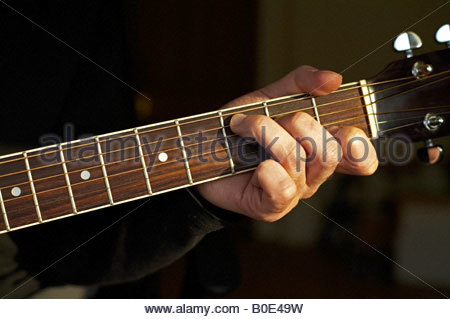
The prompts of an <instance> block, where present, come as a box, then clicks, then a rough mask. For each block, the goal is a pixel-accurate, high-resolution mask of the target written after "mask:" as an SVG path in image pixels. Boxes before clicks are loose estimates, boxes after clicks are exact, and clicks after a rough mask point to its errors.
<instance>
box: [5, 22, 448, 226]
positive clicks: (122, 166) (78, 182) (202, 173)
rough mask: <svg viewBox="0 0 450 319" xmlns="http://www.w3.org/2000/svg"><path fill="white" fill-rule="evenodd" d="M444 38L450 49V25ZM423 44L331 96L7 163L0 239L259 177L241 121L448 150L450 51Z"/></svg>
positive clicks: (406, 42)
mask: <svg viewBox="0 0 450 319" xmlns="http://www.w3.org/2000/svg"><path fill="white" fill-rule="evenodd" d="M436 39H437V40H438V41H439V42H441V43H445V44H446V45H447V46H448V47H450V27H449V25H448V24H447V25H444V26H442V27H441V28H440V29H439V31H438V32H437V34H436ZM421 44H422V43H421V41H420V38H419V37H418V36H417V35H416V34H415V33H412V32H406V33H402V34H401V35H399V37H397V39H396V40H395V42H394V47H395V48H396V49H397V50H399V51H405V52H406V58H405V59H402V60H399V61H395V62H392V63H390V64H389V65H388V66H387V67H386V68H385V69H384V70H383V71H382V72H381V73H379V74H378V75H376V76H375V77H372V78H369V79H365V80H361V81H358V82H353V83H347V84H344V85H342V86H341V87H340V88H339V89H338V90H336V91H335V92H332V93H331V94H329V95H327V96H321V97H314V96H311V95H309V94H297V95H293V96H285V97H281V98H277V99H272V100H268V101H264V102H259V103H253V104H248V105H242V106H237V107H232V108H227V109H221V110H218V111H213V112H208V113H203V114H199V115H193V116H189V117H185V118H179V119H175V120H171V121H166V122H162V123H156V124H151V125H146V126H141V127H136V128H131V129H128V130H123V131H120V132H113V133H108V134H103V135H98V136H94V137H89V138H85V139H81V140H76V141H70V142H65V143H61V144H57V145H50V146H44V147H41V148H37V149H32V150H27V151H24V152H18V153H14V154H9V155H6V156H2V157H0V209H1V215H2V216H0V233H6V232H11V231H13V230H17V229H21V228H25V227H29V226H33V225H39V224H42V223H46V222H49V221H52V220H57V219H61V218H65V217H69V216H75V215H79V214H83V213H86V212H89V211H94V210H98V209H101V208H105V207H109V206H112V205H118V204H121V203H125V202H129V201H133V200H137V199H140V198H144V197H148V196H155V195H158V194H161V193H165V192H170V191H172V190H176V189H180V188H184V187H189V186H193V185H197V184H200V183H205V182H208V181H212V180H216V179H220V178H226V177H228V176H233V175H235V174H241V173H244V172H248V171H251V170H254V169H255V168H256V167H257V166H258V164H259V163H260V162H261V161H263V160H264V156H265V155H264V154H263V152H261V151H260V148H259V147H258V145H257V144H256V143H255V142H254V141H253V140H248V139H247V140H246V139H242V138H238V136H237V135H235V134H234V133H233V132H232V131H231V130H230V128H229V121H230V118H231V116H232V115H233V114H236V113H244V114H261V115H266V116H269V117H272V118H277V117H280V116H283V115H286V114H290V113H293V112H306V113H308V114H310V115H311V116H313V117H314V118H315V119H316V120H317V121H318V122H319V123H321V124H322V125H323V126H324V127H330V126H336V125H338V126H339V125H351V126H356V127H358V128H360V129H362V130H364V132H365V133H366V134H367V135H368V136H369V137H370V138H371V139H372V140H374V141H375V140H377V139H380V138H390V137H393V136H394V135H398V134H402V135H403V136H407V137H408V138H409V139H410V140H411V141H420V140H424V141H426V145H427V146H428V148H427V149H426V151H425V153H424V154H422V155H423V156H424V157H425V158H426V157H427V155H432V154H433V152H431V151H432V150H437V151H438V152H439V151H440V149H439V148H436V147H434V146H433V145H432V142H431V139H432V138H435V137H440V136H445V135H449V134H450V126H449V125H448V122H449V120H450V116H449V114H450V94H449V92H450V49H448V48H447V49H444V50H441V51H436V52H432V53H429V54H423V55H418V56H414V55H413V54H412V49H414V48H418V47H420V46H421ZM428 159H429V160H430V161H432V162H433V161H435V159H433V158H431V157H430V156H428Z"/></svg>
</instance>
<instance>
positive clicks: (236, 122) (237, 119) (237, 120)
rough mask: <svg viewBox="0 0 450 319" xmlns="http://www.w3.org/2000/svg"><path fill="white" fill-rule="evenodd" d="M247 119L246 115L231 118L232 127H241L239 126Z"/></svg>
mask: <svg viewBox="0 0 450 319" xmlns="http://www.w3.org/2000/svg"><path fill="white" fill-rule="evenodd" d="M246 117H247V115H244V114H236V115H234V116H233V117H232V118H231V123H230V125H231V126H239V124H240V123H241V122H242V121H243V120H244V119H245V118H246Z"/></svg>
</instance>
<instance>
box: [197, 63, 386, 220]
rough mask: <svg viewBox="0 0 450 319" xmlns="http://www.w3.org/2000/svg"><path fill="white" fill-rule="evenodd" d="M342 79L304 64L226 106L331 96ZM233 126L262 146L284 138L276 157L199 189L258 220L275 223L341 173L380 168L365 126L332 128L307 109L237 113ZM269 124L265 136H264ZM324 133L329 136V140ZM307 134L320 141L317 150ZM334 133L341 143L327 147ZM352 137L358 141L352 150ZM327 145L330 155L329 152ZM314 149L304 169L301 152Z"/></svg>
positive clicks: (214, 201) (307, 153)
mask: <svg viewBox="0 0 450 319" xmlns="http://www.w3.org/2000/svg"><path fill="white" fill-rule="evenodd" d="M341 82H342V77H341V76H340V75H339V74H337V73H334V72H331V71H318V70H316V69H315V68H313V67H310V66H301V67H299V68H297V69H296V70H294V71H292V72H291V73H289V74H288V75H286V76H285V77H283V78H282V79H281V80H279V81H277V82H275V83H272V84H270V85H268V86H266V87H265V88H263V89H260V90H257V91H255V92H252V93H249V94H247V95H244V96H242V97H240V98H238V99H235V100H233V101H231V102H230V103H228V104H227V105H225V107H232V106H237V105H243V104H249V103H254V102H259V101H264V100H268V99H273V98H276V97H280V96H285V95H292V94H296V93H300V92H306V93H310V94H312V95H314V96H321V95H326V94H328V93H330V92H332V91H334V90H336V89H338V88H339V86H340V85H341ZM230 127H231V130H232V131H233V132H234V133H236V134H238V135H240V136H242V137H252V138H254V139H256V141H257V142H258V143H260V144H261V143H263V142H265V143H266V145H262V146H263V147H266V148H267V147H268V144H269V143H270V141H272V140H273V139H274V138H276V137H277V138H279V139H278V140H277V142H276V143H274V144H273V145H272V146H271V147H270V149H268V150H267V151H268V152H269V153H270V154H271V155H272V158H271V159H267V160H265V161H263V162H261V163H260V164H259V165H258V167H257V168H256V170H255V171H254V172H249V173H244V174H239V175H236V176H232V177H229V178H225V179H221V180H217V181H213V182H209V183H205V184H201V185H198V186H197V190H198V192H199V193H200V194H201V195H202V196H203V197H204V198H205V199H206V200H208V201H209V202H211V203H212V204H214V205H216V206H219V207H221V208H223V209H226V210H230V211H233V212H236V213H240V214H243V215H246V216H249V217H251V218H253V219H257V220H263V221H268V222H271V221H276V220H278V219H280V218H282V217H283V216H285V215H286V214H287V213H289V212H290V211H291V210H292V208H294V207H295V206H296V205H297V204H298V202H299V200H300V199H303V198H309V197H311V196H312V195H313V194H314V193H315V192H316V191H317V190H318V188H319V187H320V185H322V184H323V183H324V182H325V181H326V180H327V179H328V178H329V177H330V175H331V174H333V173H334V172H335V171H336V172H341V173H346V174H354V175H370V174H372V173H373V172H374V171H375V170H376V168H377V167H378V160H377V156H376V152H375V149H374V147H373V146H372V144H371V143H370V141H369V139H368V137H367V136H366V134H365V133H364V132H363V131H362V130H360V129H358V128H355V127H345V126H344V127H334V128H332V129H329V131H326V130H325V129H324V128H323V126H321V125H320V124H319V123H318V122H317V121H316V120H315V119H314V118H312V117H311V116H309V115H307V114H306V113H301V112H297V113H293V114H290V115H287V116H283V117H281V118H279V119H277V120H274V119H271V118H269V117H267V116H263V115H242V114H236V115H234V116H233V117H232V119H231V123H230ZM263 127H264V128H265V133H264V134H265V138H262V136H263V133H262V131H263ZM323 134H326V136H325V137H326V138H325V139H324V138H323ZM305 137H309V138H312V139H313V140H314V141H315V147H314V150H313V146H312V144H311V143H309V142H308V141H307V140H305V139H304V138H305ZM333 137H334V138H335V143H327V145H326V147H325V146H324V145H323V141H324V140H328V139H332V138H333ZM298 141H300V143H299V142H298ZM349 141H352V143H351V147H350V149H349V148H348V147H347V145H348V142H349ZM367 147H368V148H369V149H368V150H367ZM325 149H326V156H323V155H324V152H325ZM313 152H314V156H313V157H311V160H301V161H300V169H298V160H297V157H298V154H300V156H301V158H303V159H306V158H308V156H311V154H312V153H313ZM349 152H350V153H349ZM365 152H367V156H366V158H365V160H363V161H359V160H358V161H355V160H352V159H360V158H361V156H359V155H362V154H365ZM339 154H341V155H342V156H339ZM349 155H350V156H349Z"/></svg>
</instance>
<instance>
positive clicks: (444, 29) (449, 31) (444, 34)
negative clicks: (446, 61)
mask: <svg viewBox="0 0 450 319" xmlns="http://www.w3.org/2000/svg"><path fill="white" fill-rule="evenodd" d="M436 41H437V42H439V43H446V44H447V46H448V47H449V48H450V25H449V24H444V25H443V26H441V27H440V28H439V29H438V30H437V31H436Z"/></svg>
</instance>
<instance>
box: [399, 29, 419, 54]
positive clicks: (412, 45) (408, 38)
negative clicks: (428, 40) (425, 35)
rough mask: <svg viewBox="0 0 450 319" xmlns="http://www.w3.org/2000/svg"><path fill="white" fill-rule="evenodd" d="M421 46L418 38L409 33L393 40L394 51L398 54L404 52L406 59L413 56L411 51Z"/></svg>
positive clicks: (404, 33)
mask: <svg viewBox="0 0 450 319" xmlns="http://www.w3.org/2000/svg"><path fill="white" fill-rule="evenodd" d="M421 46H422V40H421V39H420V37H419V36H418V35H417V34H416V33H414V32H411V31H408V32H403V33H400V34H399V35H398V36H397V38H395V40H394V49H395V50H396V51H399V52H405V54H406V57H407V58H410V57H412V56H413V52H412V50H414V49H418V48H420V47H421Z"/></svg>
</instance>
